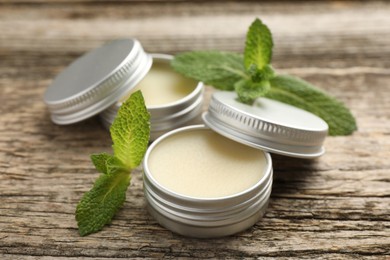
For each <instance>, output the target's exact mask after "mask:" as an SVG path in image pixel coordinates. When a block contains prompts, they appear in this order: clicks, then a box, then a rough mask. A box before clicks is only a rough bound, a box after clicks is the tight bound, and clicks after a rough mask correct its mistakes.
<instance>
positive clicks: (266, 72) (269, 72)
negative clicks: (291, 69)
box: [248, 64, 275, 82]
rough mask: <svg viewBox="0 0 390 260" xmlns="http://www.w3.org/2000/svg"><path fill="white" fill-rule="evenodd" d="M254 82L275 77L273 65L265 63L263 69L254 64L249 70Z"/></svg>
mask: <svg viewBox="0 0 390 260" xmlns="http://www.w3.org/2000/svg"><path fill="white" fill-rule="evenodd" d="M248 73H249V75H250V76H251V79H252V81H253V82H260V81H264V80H266V81H268V80H270V79H272V78H273V77H275V71H274V69H273V68H272V66H271V65H265V67H264V68H263V69H262V70H259V69H258V68H257V67H256V66H255V65H254V64H252V66H250V68H249V70H248Z"/></svg>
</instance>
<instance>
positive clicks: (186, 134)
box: [143, 91, 328, 238]
mask: <svg viewBox="0 0 390 260" xmlns="http://www.w3.org/2000/svg"><path fill="white" fill-rule="evenodd" d="M203 121H204V123H205V124H206V125H207V127H206V126H190V127H185V128H181V129H177V130H174V131H172V132H169V133H167V134H165V135H163V136H161V137H160V138H158V139H157V140H156V141H155V142H154V143H153V144H152V145H151V146H150V147H149V149H148V150H147V152H146V155H145V158H144V162H143V167H144V193H145V199H146V202H147V208H148V211H149V212H150V214H151V215H152V216H153V217H154V218H155V219H156V220H157V222H159V223H160V224H161V225H162V226H164V227H166V228H167V229H170V230H172V231H174V232H176V233H179V234H182V235H185V236H190V237H200V238H212V237H220V236H226V235H231V234H234V233H237V232H240V231H243V230H245V229H247V228H249V227H250V226H252V225H253V224H255V223H256V222H257V221H258V220H259V219H260V218H261V217H262V216H263V214H264V212H265V210H266V208H267V205H268V200H269V197H270V193H271V187H272V160H271V156H270V154H269V153H268V152H272V153H278V154H282V155H285V156H291V157H299V158H307V159H310V158H316V157H318V156H320V155H322V154H323V153H324V151H325V150H324V148H323V147H322V144H323V141H324V139H325V137H326V135H327V131H328V125H327V124H326V123H325V122H324V121H323V120H322V119H320V118H319V117H317V116H315V115H313V114H311V113H309V112H307V111H304V110H301V109H299V108H296V107H293V106H290V105H287V104H284V103H281V102H278V101H275V100H270V99H267V98H259V99H257V100H256V102H255V103H254V104H253V105H251V106H250V105H246V104H242V103H240V102H238V101H237V95H236V93H234V92H223V91H221V92H216V93H214V94H213V95H212V97H211V100H210V105H209V107H208V111H207V112H205V113H204V114H203Z"/></svg>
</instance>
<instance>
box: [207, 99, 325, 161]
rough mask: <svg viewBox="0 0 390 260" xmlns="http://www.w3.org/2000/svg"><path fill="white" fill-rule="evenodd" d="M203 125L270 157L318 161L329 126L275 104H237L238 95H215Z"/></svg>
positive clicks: (295, 108)
mask: <svg viewBox="0 0 390 260" xmlns="http://www.w3.org/2000/svg"><path fill="white" fill-rule="evenodd" d="M203 121H204V122H205V124H206V125H207V126H208V127H210V128H211V129H212V130H214V131H216V132H218V133H219V134H221V135H223V136H225V137H228V138H230V139H232V140H235V141H237V142H240V143H242V144H246V145H249V146H252V147H255V148H258V149H262V150H265V151H269V152H271V153H277V154H282V155H286V156H291V157H299V158H315V157H318V156H321V155H322V154H323V153H324V152H325V149H324V148H323V147H322V144H323V142H324V140H325V137H326V135H327V133H328V125H327V123H326V122H325V121H324V120H322V119H321V118H319V117H317V116H316V115H313V114H311V113H309V112H307V111H304V110H302V109H299V108H297V107H294V106H290V105H288V104H285V103H282V102H279V101H276V100H271V99H267V98H259V99H257V100H256V101H255V103H254V104H253V105H252V106H250V105H246V104H242V103H240V102H239V101H237V94H236V93H235V92H225V91H221V92H216V93H214V94H213V95H212V97H211V101H210V105H209V108H208V111H207V112H205V113H204V114H203Z"/></svg>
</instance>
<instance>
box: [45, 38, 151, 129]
mask: <svg viewBox="0 0 390 260" xmlns="http://www.w3.org/2000/svg"><path fill="white" fill-rule="evenodd" d="M151 65H152V58H151V56H150V55H148V54H147V53H145V52H144V50H143V48H142V46H141V44H140V42H139V41H137V40H135V39H121V40H115V41H112V42H110V43H108V44H106V45H104V46H102V47H99V48H97V49H95V50H92V51H90V52H88V53H86V54H84V55H83V56H81V57H80V58H78V59H77V60H76V61H74V62H73V63H72V64H70V65H69V67H67V68H66V69H65V70H64V71H62V72H61V73H60V74H59V75H58V76H57V77H56V78H55V79H54V81H53V83H52V84H51V85H50V86H49V87H48V89H47V90H46V92H45V95H44V101H45V103H46V105H47V107H48V108H49V111H50V113H51V119H52V121H53V122H54V123H56V124H60V125H66V124H71V123H75V122H80V121H82V120H84V119H86V118H90V117H92V116H94V115H96V114H98V113H99V112H101V111H103V110H105V109H106V108H108V107H109V106H111V105H112V104H114V103H115V102H117V101H118V99H119V98H120V97H122V96H124V95H125V94H126V93H127V92H129V91H130V90H131V89H132V88H133V87H135V85H136V84H137V83H138V82H139V81H140V80H141V79H142V78H143V77H144V76H145V75H146V74H147V72H148V71H149V69H150V67H151Z"/></svg>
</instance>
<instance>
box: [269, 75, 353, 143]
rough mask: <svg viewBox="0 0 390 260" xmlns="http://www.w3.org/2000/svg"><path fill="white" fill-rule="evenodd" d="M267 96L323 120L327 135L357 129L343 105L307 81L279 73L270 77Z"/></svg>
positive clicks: (344, 133) (343, 133)
mask: <svg viewBox="0 0 390 260" xmlns="http://www.w3.org/2000/svg"><path fill="white" fill-rule="evenodd" d="M270 83H271V89H270V91H269V92H268V93H267V94H266V95H265V96H266V97H268V98H272V99H276V100H278V101H281V102H284V103H287V104H290V105H293V106H296V107H299V108H302V109H304V110H307V111H309V112H311V113H313V114H316V115H317V116H319V117H321V118H322V119H323V120H325V121H326V122H327V123H328V125H329V135H333V136H335V135H349V134H351V133H352V132H353V131H355V130H356V129H357V126H356V121H355V118H354V117H353V115H352V114H351V112H350V111H349V110H348V108H346V107H345V105H344V104H343V103H342V102H340V101H338V100H336V99H335V98H333V97H331V96H329V95H328V94H326V93H325V92H324V91H322V90H320V89H318V88H316V87H314V86H313V85H311V84H309V83H308V82H306V81H304V80H301V79H298V78H295V77H292V76H288V75H279V76H276V77H275V78H273V79H271V81H270Z"/></svg>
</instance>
